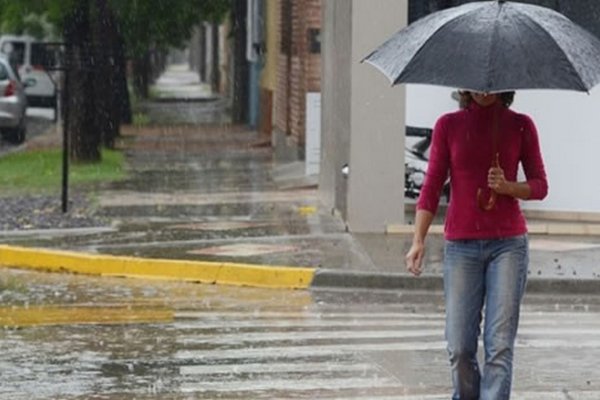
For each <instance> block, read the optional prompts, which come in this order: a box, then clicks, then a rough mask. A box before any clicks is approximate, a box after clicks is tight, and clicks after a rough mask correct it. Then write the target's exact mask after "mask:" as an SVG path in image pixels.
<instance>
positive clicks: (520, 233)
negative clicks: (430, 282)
mask: <svg viewBox="0 0 600 400" xmlns="http://www.w3.org/2000/svg"><path fill="white" fill-rule="evenodd" d="M513 98H514V92H505V93H498V94H484V93H475V92H472V93H471V92H461V110H459V111H457V112H454V113H449V114H446V115H444V116H442V117H441V118H440V119H439V120H438V121H437V123H436V125H435V128H434V132H433V139H432V140H433V142H432V146H431V152H430V160H429V166H428V170H427V177H426V179H425V184H424V186H423V188H422V190H421V193H420V196H419V200H418V202H417V213H416V219H415V234H414V238H413V244H412V247H411V249H410V250H409V252H408V254H407V255H406V262H407V268H408V270H409V271H410V272H411V273H412V274H414V275H415V276H418V275H420V274H421V272H422V262H423V258H424V254H425V238H426V235H427V232H428V230H429V227H430V225H431V222H432V220H433V218H434V216H435V213H436V211H437V208H438V204H439V199H440V194H441V191H442V188H443V185H444V183H445V181H446V180H447V178H448V177H450V187H451V190H450V193H451V200H450V203H449V207H448V210H447V214H446V221H445V229H444V237H445V249H444V295H445V301H446V340H447V342H448V353H449V357H450V364H451V369H452V382H453V385H454V394H453V397H452V398H453V399H454V400H475V399H481V400H507V399H509V398H510V391H511V382H512V364H513V354H514V342H515V337H516V333H517V326H518V322H519V308H520V305H521V299H522V297H523V294H524V291H525V282H526V279H527V269H528V251H529V250H528V239H527V226H526V221H525V218H524V216H523V214H522V212H521V210H520V206H519V200H541V199H543V198H544V197H545V196H546V194H547V191H548V184H547V180H546V173H545V170H544V163H543V160H542V156H541V152H540V146H539V140H538V136H537V131H536V128H535V125H534V123H533V121H532V120H531V119H530V118H529V117H528V116H526V115H523V114H518V113H516V112H514V111H512V110H510V109H509V107H510V105H511V104H512V101H513ZM519 164H521V165H522V167H523V171H524V172H525V176H526V180H525V181H523V182H518V181H517V173H518V167H519ZM490 166H491V167H490ZM484 305H485V308H484ZM484 314H485V315H484ZM482 319H483V322H484V324H483V343H484V347H485V357H484V360H485V361H484V365H483V369H482V371H481V372H480V368H479V365H478V361H477V343H478V337H479V334H480V332H481V322H482Z"/></svg>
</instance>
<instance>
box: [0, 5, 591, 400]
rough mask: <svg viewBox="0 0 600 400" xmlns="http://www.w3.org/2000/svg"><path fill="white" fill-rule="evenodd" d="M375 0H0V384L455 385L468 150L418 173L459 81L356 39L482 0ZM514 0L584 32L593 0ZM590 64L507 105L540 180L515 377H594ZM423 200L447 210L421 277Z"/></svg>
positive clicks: (552, 385) (525, 393)
mask: <svg viewBox="0 0 600 400" xmlns="http://www.w3.org/2000/svg"><path fill="white" fill-rule="evenodd" d="M378 1H381V2H382V4H383V5H382V4H380V5H378V6H375V5H374V4H373V2H370V1H367V0H353V1H352V4H351V2H349V1H347V0H327V1H324V0H311V1H304V0H211V1H204V2H203V1H192V0H181V1H175V2H173V1H164V0H147V1H137V0H93V1H92V0H85V1H79V2H65V1H62V0H51V1H47V2H38V1H34V0H19V1H18V2H15V1H12V0H0V134H1V135H2V136H0V376H1V377H2V379H1V380H0V399H7V400H8V399H10V400H20V399H23V400H25V399H27V400H50V399H65V400H83V399H104V400H121V399H144V400H146V399H148V400H149V399H167V400H169V399H170V400H187V399H284V398H285V399H373V400H386V399H396V400H438V399H447V398H450V397H451V396H452V390H453V382H452V375H451V369H450V362H449V357H448V350H447V346H448V343H447V335H446V322H447V321H446V312H447V306H446V298H445V296H444V290H445V289H444V279H445V260H446V259H447V255H448V242H449V240H448V237H447V236H445V235H447V232H448V230H449V229H450V230H452V229H453V228H456V225H454V226H452V225H453V224H455V223H456V221H452V220H451V223H450V226H448V223H447V219H446V215H447V212H448V210H449V209H450V207H451V202H452V201H453V195H454V196H456V194H454V191H457V190H458V191H459V190H460V189H461V188H460V179H461V177H464V171H461V170H449V171H448V174H447V178H446V179H445V180H442V181H441V182H440V184H441V186H440V188H439V190H437V188H436V191H435V196H434V197H436V199H435V201H432V200H431V199H430V198H422V197H420V196H421V193H422V189H423V188H424V187H425V185H426V183H427V180H428V179H431V178H430V174H429V171H428V167H429V161H430V160H431V159H434V157H435V154H432V153H434V152H432V151H431V150H432V149H434V143H435V139H434V135H435V134H436V129H435V122H436V120H437V118H438V117H440V116H441V115H445V114H446V113H456V112H459V108H460V107H459V102H458V100H459V99H460V96H459V93H460V92H461V91H462V90H463V89H465V87H466V86H465V87H462V86H459V87H454V86H451V87H447V88H440V87H435V86H428V85H424V84H423V82H411V83H409V84H402V85H397V86H394V87H390V83H389V81H388V79H387V78H385V77H384V76H383V75H382V74H381V73H380V72H379V71H377V70H376V69H375V68H373V66H372V65H369V63H367V62H361V61H362V60H364V59H365V57H368V56H369V54H370V52H373V51H374V50H375V49H376V48H378V46H380V45H381V44H383V43H385V41H386V39H389V38H390V35H392V34H394V32H397V31H398V29H401V28H403V27H404V26H406V25H407V24H408V26H409V27H410V24H413V23H415V22H417V21H420V20H422V18H427V16H428V15H431V14H433V13H435V12H439V11H442V12H443V11H444V10H446V11H447V9H449V8H451V7H455V6H461V5H463V4H465V3H472V1H464V0H452V1H442V0H435V1H433V0H432V1H421V0H402V1H398V0H378ZM494 3H495V2H494ZM507 3H512V2H507ZM519 3H526V4H528V5H531V4H534V5H539V6H543V7H548V8H551V9H553V10H555V11H557V12H559V13H561V14H563V15H564V16H566V17H568V18H571V19H572V20H573V21H575V22H576V23H578V24H580V25H581V26H583V28H585V29H586V30H589V31H590V33H591V34H592V35H600V31H598V26H600V24H598V18H600V6H599V5H597V4H596V2H595V1H594V0H589V1H587V0H582V1H579V2H577V3H576V4H575V3H574V2H567V1H544V0H536V1H534V0H531V1H519ZM471 6H472V7H473V8H475V7H477V5H471ZM392 11H393V12H392ZM394 15H396V16H394ZM375 21H378V22H375ZM413 44H414V46H413V47H415V46H417V45H420V44H419V43H417V42H414V43H413ZM413 50H414V49H413ZM456 50H457V51H458V50H461V49H460V46H457V49H456ZM464 50H465V49H462V50H461V51H463V53H461V54H466V51H464ZM420 54H421V53H420ZM440 65H442V66H444V63H441V64H440ZM444 69H445V70H446V72H447V71H449V70H450V68H449V66H448V65H445V68H444ZM413 72H414V71H413ZM398 82H399V81H397V82H396V83H398ZM461 82H462V81H461ZM587 89H589V93H588V94H579V93H567V92H562V91H541V90H533V91H530V92H529V91H526V90H523V91H518V92H517V94H516V97H515V103H514V105H513V106H511V109H515V110H517V111H518V112H523V113H525V114H527V115H532V118H533V120H534V121H535V122H536V124H537V127H538V131H539V138H540V147H541V152H542V154H543V156H544V161H545V163H546V172H547V175H548V180H549V182H550V184H549V197H547V198H546V199H544V200H543V201H539V202H538V201H536V202H529V201H521V202H519V206H518V207H520V208H519V212H520V213H522V215H523V218H526V221H527V231H528V249H529V253H528V259H529V264H528V268H527V270H526V272H525V273H526V280H527V289H526V293H525V296H524V298H523V302H522V305H521V308H520V323H519V329H518V333H517V336H516V340H515V344H514V348H515V357H514V364H513V365H514V371H513V378H512V396H511V398H514V399H523V400H553V399H560V400H565V399H566V400H568V399H577V400H580V399H581V400H586V399H590V400H591V399H593V400H597V399H599V398H600V372H598V368H597V360H598V357H600V340H599V339H598V338H599V335H598V332H600V296H599V295H598V293H599V292H598V289H599V288H600V263H598V260H599V259H600V217H599V216H600V208H598V204H597V203H598V202H597V196H598V193H597V190H598V189H597V188H596V187H595V186H594V185H593V183H591V182H588V181H589V179H588V172H589V171H596V170H597V167H600V166H598V165H597V162H598V159H597V157H592V156H590V154H591V152H592V151H594V149H596V148H597V146H596V144H598V145H600V142H598V139H597V135H596V136H595V137H594V135H591V134H589V131H591V130H592V129H591V128H590V127H591V126H594V123H595V121H596V119H597V116H596V114H597V113H596V112H595V111H594V110H595V108H596V107H595V106H596V104H597V101H598V99H597V98H598V93H600V92H598V90H599V89H598V88H597V87H596V88H591V87H590V88H587ZM20 103H22V104H20ZM19 104H20V105H19ZM569 107H571V108H569ZM565 109H567V110H568V112H567V114H570V115H571V116H572V117H574V118H570V119H569V121H565V120H566V119H567V118H566V117H565V115H564V114H565V113H564V112H562V113H561V112H559V111H561V110H562V111H564V110H565ZM398 110H401V112H398ZM557 110H558V111H557ZM573 119H578V121H580V122H573ZM597 123H600V121H597ZM520 126H521V128H520V130H519V132H520V134H521V135H525V133H526V132H525V131H526V129H525V128H523V127H522V125H520ZM565 126H568V127H569V129H571V130H572V131H573V135H572V136H573V137H574V136H575V134H576V133H577V134H579V135H581V137H583V139H581V140H583V141H586V145H585V146H583V147H584V148H581V144H579V145H578V146H579V147H578V148H577V153H574V152H573V151H572V150H571V149H572V148H573V147H570V146H575V145H574V144H572V143H571V141H570V140H571V139H570V138H569V137H570V136H571V135H570V132H571V131H569V132H567V133H565V131H564V129H563V127H565ZM559 128H560V129H559ZM488 130H489V131H490V132H491V131H492V129H491V128H490V129H488ZM559 130H560V132H558V131H559ZM500 134H502V132H500ZM480 135H482V130H481V129H479V128H478V127H477V126H476V125H475V124H471V125H469V126H468V129H466V131H465V138H466V140H467V141H468V142H472V143H477V140H478V137H479V136H480ZM524 137H525V138H526V139H524V143H526V145H527V146H531V142H530V140H531V138H530V137H529V136H524ZM565 139H568V140H565ZM572 140H573V141H575V139H572ZM577 140H580V139H577ZM490 148H491V147H490ZM501 148H502V147H501ZM502 149H503V148H502ZM487 153H488V152H484V151H483V150H482V149H479V152H478V154H476V155H474V156H472V158H474V159H481V160H483V163H488V160H487V158H488V154H487ZM569 154H570V155H569ZM567 155H569V156H567ZM486 165H487V164H486ZM486 168H487V167H486ZM481 172H482V173H481V175H482V177H483V178H485V176H486V173H487V171H486V170H485V169H484V170H482V171H481ZM578 173H580V174H581V176H578V175H576V174H578ZM518 174H519V175H518V179H519V180H523V178H524V172H523V170H520V171H519V172H518ZM483 178H482V179H483ZM453 179H454V182H453ZM457 182H458V183H457ZM455 185H458V187H457V186H455ZM473 194H475V193H473ZM499 197H500V200H499V204H500V205H502V204H504V203H502V201H503V200H502V196H499ZM420 198H421V199H422V200H420ZM458 198H460V197H458ZM438 199H439V204H438V201H437V200H438ZM454 199H456V197H455V198H454ZM469 199H470V200H469V201H466V202H465V204H464V205H461V204H459V205H458V207H463V209H466V208H468V207H469V206H470V205H471V203H472V205H475V206H476V203H477V202H476V197H475V196H471V197H470V198H469ZM420 201H421V202H420ZM455 201H456V200H455ZM455 206H456V204H455ZM494 206H495V205H494ZM494 206H491V210H492V211H488V214H485V211H482V210H477V211H478V212H480V213H481V215H482V216H481V219H478V220H473V221H469V222H472V226H473V227H474V230H475V231H476V232H478V233H482V232H483V233H485V232H486V229H488V227H489V221H490V220H492V219H493V216H490V215H493V213H494V211H493V210H494V208H493V207H494ZM419 207H425V208H426V209H433V208H435V209H437V213H435V215H433V216H432V221H431V226H429V231H428V236H427V241H426V246H427V251H426V252H425V254H424V256H423V260H422V267H423V271H422V274H420V276H418V277H415V276H413V274H412V273H411V272H409V270H407V263H408V261H407V254H408V253H409V252H410V251H411V249H412V247H413V243H414V232H415V226H418V223H419V222H418V221H417V216H418V211H419V210H420V208H419ZM500 222H501V223H499V224H498V225H497V226H496V231H495V235H497V236H499V237H501V236H502V233H503V232H504V231H505V229H506V226H508V225H510V223H511V221H508V220H506V221H500ZM459 241H460V240H459ZM486 308H487V307H486ZM485 310H486V309H484V313H485ZM483 327H484V325H483V324H482V326H481V328H482V330H483ZM484 345H485V343H484V335H483V333H482V334H481V335H480V336H479V338H478V346H479V351H478V353H477V359H478V362H479V364H480V365H482V366H483V365H484V364H485V363H486V360H485V358H486V351H485V350H484ZM482 369H483V368H482ZM481 398H482V399H483V398H484V397H481Z"/></svg>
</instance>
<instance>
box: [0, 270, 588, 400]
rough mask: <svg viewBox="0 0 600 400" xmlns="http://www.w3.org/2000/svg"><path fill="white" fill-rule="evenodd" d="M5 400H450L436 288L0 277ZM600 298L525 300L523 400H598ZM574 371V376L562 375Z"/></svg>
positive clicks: (4, 273) (1, 392)
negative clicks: (303, 288) (360, 288)
mask: <svg viewBox="0 0 600 400" xmlns="http://www.w3.org/2000/svg"><path fill="white" fill-rule="evenodd" d="M0 300H1V302H2V304H3V306H2V308H1V309H0V324H1V325H2V326H3V327H4V328H3V329H2V330H1V331H0V354H1V356H0V373H1V375H2V384H1V385H0V398H1V399H7V400H8V399H11V400H12V399H58V398H60V399H115V400H116V399H217V398H227V399H274V398H298V399H301V398H302V399H317V398H318V399H334V398H336V399H337V398H340V399H341V398H347V399H411V400H412V399H446V398H448V395H447V393H449V390H450V378H449V375H448V373H447V361H446V351H445V343H444V338H443V326H444V321H443V306H442V304H443V302H442V298H441V295H440V294H439V293H436V292H429V293H424V292H414V291H413V292H401V291H389V292H385V291H379V292H371V293H369V292H367V291H363V292H361V291H354V292H352V291H327V290H323V291H312V292H310V291H284V290H266V289H253V288H238V287H230V286H211V285H199V284H189V283H188V284H186V283H165V282H156V281H143V280H130V279H117V278H93V277H82V276H76V275H60V274H38V273H31V272H23V271H15V270H8V269H2V270H0ZM599 330H600V298H597V297H581V296H579V297H569V296H563V297H560V296H558V297H557V296H554V297H547V296H546V297H544V296H541V295H535V296H534V295H531V296H528V297H527V300H526V304H525V306H524V310H523V317H522V324H521V328H520V334H519V338H518V343H517V349H518V350H517V359H516V370H515V375H516V376H515V394H514V398H516V399H540V400H542V399H544V400H548V399H598V398H600V373H599V372H598V370H597V360H598V357H600V340H598V332H599ZM567 367H568V368H567Z"/></svg>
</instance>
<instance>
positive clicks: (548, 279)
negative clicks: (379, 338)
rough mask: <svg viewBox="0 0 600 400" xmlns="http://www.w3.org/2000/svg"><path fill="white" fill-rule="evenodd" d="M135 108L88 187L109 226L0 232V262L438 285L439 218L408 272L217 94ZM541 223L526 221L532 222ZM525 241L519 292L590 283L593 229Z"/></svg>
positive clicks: (595, 273)
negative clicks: (143, 117) (101, 174)
mask: <svg viewBox="0 0 600 400" xmlns="http://www.w3.org/2000/svg"><path fill="white" fill-rule="evenodd" d="M185 79H189V74H188V73H187V72H185V71H182V70H181V69H180V68H179V69H172V70H169V71H167V73H166V74H165V76H164V77H163V78H162V79H161V80H160V81H159V85H157V87H156V90H157V91H158V92H159V93H161V92H165V93H173V92H174V91H173V90H172V87H173V85H174V86H178V85H179V83H181V82H183V81H184V80H185ZM161 82H162V83H161ZM202 90H204V89H202ZM184 92H185V91H184ZM198 96H200V94H198ZM147 109H148V110H149V112H152V110H157V109H160V115H159V116H157V114H153V115H151V119H152V120H153V121H154V122H155V124H153V125H151V126H148V127H144V128H137V129H124V135H125V136H126V137H127V138H128V140H125V141H123V142H124V143H125V145H124V146H125V147H124V151H125V154H126V156H127V166H128V170H129V178H128V179H127V180H126V181H123V182H115V183H113V184H111V185H108V186H106V187H103V188H101V189H100V190H99V191H98V193H97V195H96V197H97V203H98V208H99V213H100V214H102V215H103V216H105V217H107V218H108V219H109V220H110V221H112V223H111V225H110V226H102V227H98V228H88V229H65V230H54V231H48V230H42V231H30V230H27V231H8V232H0V244H3V245H4V246H0V264H3V265H8V266H18V267H29V268H37V269H49V270H54V271H65V270H66V271H72V272H78V273H91V274H101V275H102V274H105V275H113V276H114V275H121V276H138V277H146V278H154V279H156V278H160V279H185V280H193V281H199V282H205V283H227V284H239V285H253V286H267V287H289V288H306V287H310V286H327V287H362V288H380V289H396V288H413V289H421V290H439V289H441V287H442V279H441V276H442V274H441V260H442V252H443V250H442V249H443V239H442V236H441V235H440V234H437V233H435V232H439V231H440V230H441V228H440V226H439V225H438V226H436V227H434V228H433V229H432V231H433V233H432V234H431V235H430V238H429V248H428V253H427V258H426V260H425V263H426V269H425V274H424V276H422V277H420V278H413V277H412V276H410V275H408V274H407V273H406V272H405V267H404V255H405V254H406V252H407V250H408V248H409V246H410V242H411V234H410V233H409V231H410V227H409V226H404V227H396V230H395V231H396V232H400V233H393V234H391V233H390V234H350V233H348V232H347V231H346V227H345V225H344V224H343V222H342V221H341V220H340V218H338V217H337V216H336V215H334V214H333V213H332V211H331V210H329V209H326V208H323V207H322V205H321V204H320V203H319V201H318V193H317V189H316V188H314V186H312V185H309V186H306V185H304V184H302V182H303V180H302V179H298V177H294V176H289V177H288V178H287V179H286V178H285V177H284V178H282V177H281V176H278V177H277V179H275V175H277V174H276V173H275V171H278V170H281V166H280V165H276V164H275V162H274V157H273V154H272V150H271V149H270V148H268V147H267V148H265V147H264V146H262V145H261V143H262V142H261V137H259V136H258V134H257V133H256V132H253V131H250V130H248V129H246V128H245V127H243V126H236V125H232V124H230V123H228V122H227V121H228V116H227V110H226V103H225V102H223V101H220V100H215V101H202V102H189V101H183V102H177V101H170V102H167V103H161V104H160V107H158V106H157V105H156V103H150V104H148V108H147ZM182 110H185V112H182ZM207 110H208V111H207ZM195 117H197V118H198V119H197V120H194V118H195ZM182 118H183V120H182ZM163 120H164V121H167V122H168V124H161V121H163ZM373 206H376V205H373ZM411 219H412V216H411V214H410V213H408V214H407V220H408V221H410V220H411ZM548 222H549V221H539V220H537V221H535V226H532V227H534V230H535V232H541V230H540V229H539V227H540V226H543V225H544V224H546V226H547V223H548ZM561 226H563V227H568V226H571V228H572V229H566V228H565V230H563V231H561V232H572V233H585V232H587V233H593V232H597V231H594V229H596V228H597V225H591V226H590V227H588V228H590V229H588V230H582V229H579V228H580V227H581V224H579V223H569V222H562V223H561ZM578 227H579V228H578ZM530 239H531V263H530V271H529V290H530V291H544V292H569V293H596V292H598V290H599V289H600V236H595V235H591V234H586V235H582V234H579V235H554V234H539V233H534V234H531V235H530ZM149 260H152V261H149Z"/></svg>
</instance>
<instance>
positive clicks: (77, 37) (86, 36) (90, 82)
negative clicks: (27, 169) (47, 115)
mask: <svg viewBox="0 0 600 400" xmlns="http://www.w3.org/2000/svg"><path fill="white" fill-rule="evenodd" d="M77 4H78V6H77V8H76V9H75V10H74V11H73V13H72V14H71V15H69V16H68V17H67V18H66V20H65V32H64V34H65V40H66V42H67V68H68V70H67V74H69V79H68V85H67V88H66V90H67V92H68V97H67V98H66V102H65V106H66V107H68V121H65V123H66V124H67V134H68V135H69V138H70V150H69V154H70V157H71V160H73V161H83V162H97V161H100V158H101V155H100V135H99V132H98V129H97V128H96V126H95V122H96V119H95V101H94V99H95V97H96V96H95V93H94V73H93V69H94V65H93V59H92V57H91V54H92V49H91V45H92V42H91V27H90V18H89V16H90V14H89V11H90V10H89V3H88V0H83V1H79V2H78V3H77Z"/></svg>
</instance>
